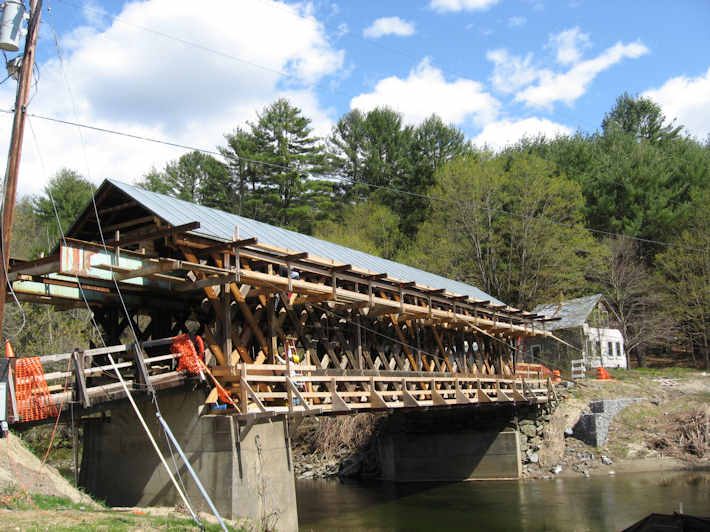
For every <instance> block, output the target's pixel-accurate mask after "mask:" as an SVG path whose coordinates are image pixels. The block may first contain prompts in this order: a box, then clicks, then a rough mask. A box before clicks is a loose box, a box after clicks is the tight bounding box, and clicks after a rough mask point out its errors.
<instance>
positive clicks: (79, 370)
mask: <svg viewBox="0 0 710 532" xmlns="http://www.w3.org/2000/svg"><path fill="white" fill-rule="evenodd" d="M71 358H72V365H73V366H74V380H75V383H76V391H77V395H78V397H77V399H78V400H79V401H81V405H82V406H83V407H84V408H89V407H90V406H91V399H90V398H89V394H88V392H87V388H86V375H85V374H84V353H82V352H81V351H79V350H78V349H75V350H74V352H73V353H72V356H71Z"/></svg>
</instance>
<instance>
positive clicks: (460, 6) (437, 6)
mask: <svg viewBox="0 0 710 532" xmlns="http://www.w3.org/2000/svg"><path fill="white" fill-rule="evenodd" d="M497 3H498V0H431V1H430V2H429V7H430V8H431V9H433V10H434V11H438V12H439V13H446V12H455V11H475V10H479V11H482V10H484V9H488V8H489V7H491V6H493V5H495V4H497Z"/></svg>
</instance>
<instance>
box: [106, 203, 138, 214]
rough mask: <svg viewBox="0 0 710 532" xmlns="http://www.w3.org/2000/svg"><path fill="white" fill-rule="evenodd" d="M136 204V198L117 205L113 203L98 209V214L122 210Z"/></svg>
mask: <svg viewBox="0 0 710 532" xmlns="http://www.w3.org/2000/svg"><path fill="white" fill-rule="evenodd" d="M136 205H138V202H137V201H136V200H130V201H126V202H125V203H119V204H118V205H114V206H113V207H106V208H104V209H99V215H101V216H103V215H104V214H109V213H112V212H117V211H122V210H124V209H128V208H130V207H135V206H136Z"/></svg>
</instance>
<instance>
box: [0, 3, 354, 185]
mask: <svg viewBox="0 0 710 532" xmlns="http://www.w3.org/2000/svg"><path fill="white" fill-rule="evenodd" d="M194 5H195V4H194V2H188V1H187V0H180V1H177V0H146V1H143V2H131V3H127V4H125V6H124V8H123V11H122V12H121V13H120V14H119V16H120V22H119V21H111V20H110V19H104V24H105V26H102V27H91V26H83V27H79V28H77V29H75V30H74V31H73V32H72V33H71V34H69V35H65V36H63V38H62V44H63V55H64V63H65V70H66V78H67V79H68V82H69V84H70V87H71V94H72V97H73V101H74V103H73V102H72V98H70V95H69V93H68V91H67V87H66V85H65V83H64V76H63V73H62V70H61V68H60V64H59V62H58V61H57V60H56V59H51V60H48V61H46V62H44V63H42V64H40V65H39V67H40V71H41V72H42V77H41V79H40V81H39V85H38V92H37V94H36V95H35V96H34V97H33V100H32V103H31V106H30V112H32V113H36V114H39V115H47V116H53V117H58V118H61V119H65V120H71V121H79V122H83V123H87V124H94V125H97V126H100V127H104V128H108V129H116V130H121V131H125V132H128V133H132V134H136V135H142V136H149V137H156V138H160V139H169V140H172V141H174V142H177V143H181V144H186V145H190V146H196V147H203V148H207V149H215V147H216V146H218V145H223V144H224V139H223V134H224V133H227V132H231V131H232V130H233V129H234V127H236V126H238V125H242V124H243V123H244V121H245V120H254V119H255V118H256V112H257V111H260V110H261V109H262V108H263V107H264V106H265V105H267V104H269V103H271V102H272V101H274V100H275V99H276V98H278V97H280V96H282V95H286V96H288V97H291V98H292V102H293V103H294V104H295V105H298V106H302V107H303V109H304V112H305V111H306V110H307V113H306V116H310V117H312V118H314V124H313V126H314V129H316V130H317V131H319V132H322V133H326V132H327V131H328V126H329V125H330V124H331V123H332V117H333V116H334V114H335V113H334V112H333V111H332V110H323V109H322V108H321V107H320V106H319V105H318V101H317V98H316V97H315V95H314V94H315V88H314V84H315V83H316V82H318V81H319V80H321V79H322V78H324V77H328V76H332V75H333V74H335V73H337V72H339V71H340V70H341V68H342V65H343V62H344V52H343V51H342V50H337V49H335V48H333V46H332V45H331V44H330V43H329V42H328V40H327V38H326V33H325V29H324V27H323V26H322V24H321V23H320V22H319V21H318V20H317V19H316V18H315V16H314V15H313V14H311V11H310V8H309V7H308V5H306V4H299V5H293V4H286V3H284V2H279V1H276V0H253V1H243V2H233V1H231V0H215V1H214V2H212V3H211V4H210V9H195V7H194ZM215 13H219V16H215ZM107 22H108V24H107ZM141 28H150V29H151V30H155V31H157V32H160V33H162V34H166V35H171V36H175V37H178V38H180V39H185V40H186V41H194V42H195V43H199V45H198V46H195V45H191V44H187V43H185V42H179V41H176V40H171V39H168V38H165V37H163V36H161V35H157V34H155V33H151V32H148V31H144V30H142V29H141ZM44 44H45V45H46V46H53V43H49V42H45V43H44ZM40 45H42V43H40ZM284 74H285V75H284ZM0 99H2V102H4V104H3V105H2V106H3V107H5V108H9V107H12V102H14V83H6V84H5V85H3V86H1V87H0ZM74 107H75V108H76V113H75V112H74ZM32 125H33V127H34V130H35V132H36V134H37V137H38V141H39V143H40V149H41V155H42V159H43V160H44V163H45V165H46V166H45V167H43V165H42V164H41V162H40V160H39V157H38V155H37V154H36V153H35V149H34V148H33V146H34V142H33V139H32V138H31V135H30V131H29V128H28V130H27V131H26V135H25V136H26V139H25V140H26V142H25V145H26V148H25V150H24V153H23V161H22V169H21V176H20V192H21V193H37V192H39V191H40V190H41V188H42V186H43V185H44V184H45V183H46V181H47V179H48V178H49V177H50V176H51V175H53V174H54V173H55V172H56V171H57V170H59V169H60V168H62V167H69V168H73V169H76V170H78V171H79V172H80V173H82V174H88V173H90V175H91V177H92V179H93V180H94V181H95V182H98V181H100V180H101V179H103V178H104V177H113V178H118V179H123V180H126V181H133V180H135V179H137V178H139V177H141V175H142V174H144V173H146V172H147V171H148V170H149V169H150V167H151V166H156V167H159V168H160V167H162V166H163V165H164V164H165V162H166V161H168V160H170V159H175V158H177V157H179V156H180V155H182V153H184V151H181V150H178V149H175V148H169V147H166V146H160V145H155V144H146V143H143V142H139V141H136V140H130V139H125V138H121V137H116V136H111V135H104V134H99V133H97V132H89V131H85V132H84V134H83V139H84V141H83V144H84V146H85V152H86V159H88V169H87V164H86V163H85V157H84V150H83V149H82V142H81V139H80V137H79V134H78V132H77V130H76V128H72V127H68V126H62V125H58V124H52V123H48V122H43V121H41V120H39V119H32ZM9 129H10V124H9V121H7V120H5V121H3V122H2V123H0V139H3V142H5V145H4V146H0V150H5V151H7V149H6V146H7V141H6V140H5V139H7V138H8V137H9ZM48 174H49V175H48Z"/></svg>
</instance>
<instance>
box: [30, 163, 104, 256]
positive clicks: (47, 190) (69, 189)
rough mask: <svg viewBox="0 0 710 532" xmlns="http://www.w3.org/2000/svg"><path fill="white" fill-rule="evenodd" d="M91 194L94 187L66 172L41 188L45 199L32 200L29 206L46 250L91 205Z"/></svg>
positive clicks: (61, 171) (78, 176) (77, 174)
mask: <svg viewBox="0 0 710 532" xmlns="http://www.w3.org/2000/svg"><path fill="white" fill-rule="evenodd" d="M92 193H93V187H92V185H91V183H89V181H87V180H86V179H85V178H83V177H82V176H81V175H79V173H77V172H75V171H74V170H68V169H66V168H65V169H63V170H60V171H59V172H57V174H56V175H55V176H54V177H53V178H52V179H51V180H50V181H49V183H48V184H47V185H46V186H45V187H44V195H41V196H36V197H35V198H33V200H32V205H33V209H34V212H35V214H36V215H37V218H38V223H39V224H40V225H41V226H43V227H44V228H45V232H46V233H47V235H48V237H47V239H48V241H49V242H50V244H49V246H48V248H47V249H49V248H51V247H53V246H54V245H55V244H56V242H57V241H58V240H59V238H60V236H61V232H64V233H66V231H67V230H68V229H69V227H70V226H71V224H72V223H74V221H75V220H76V219H77V217H78V216H79V214H81V212H82V211H83V210H84V208H85V207H86V205H87V204H88V203H89V201H91V195H92ZM52 200H54V201H52ZM55 207H56V213H55ZM57 219H58V220H59V224H58V223H57ZM60 224H61V232H60Z"/></svg>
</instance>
